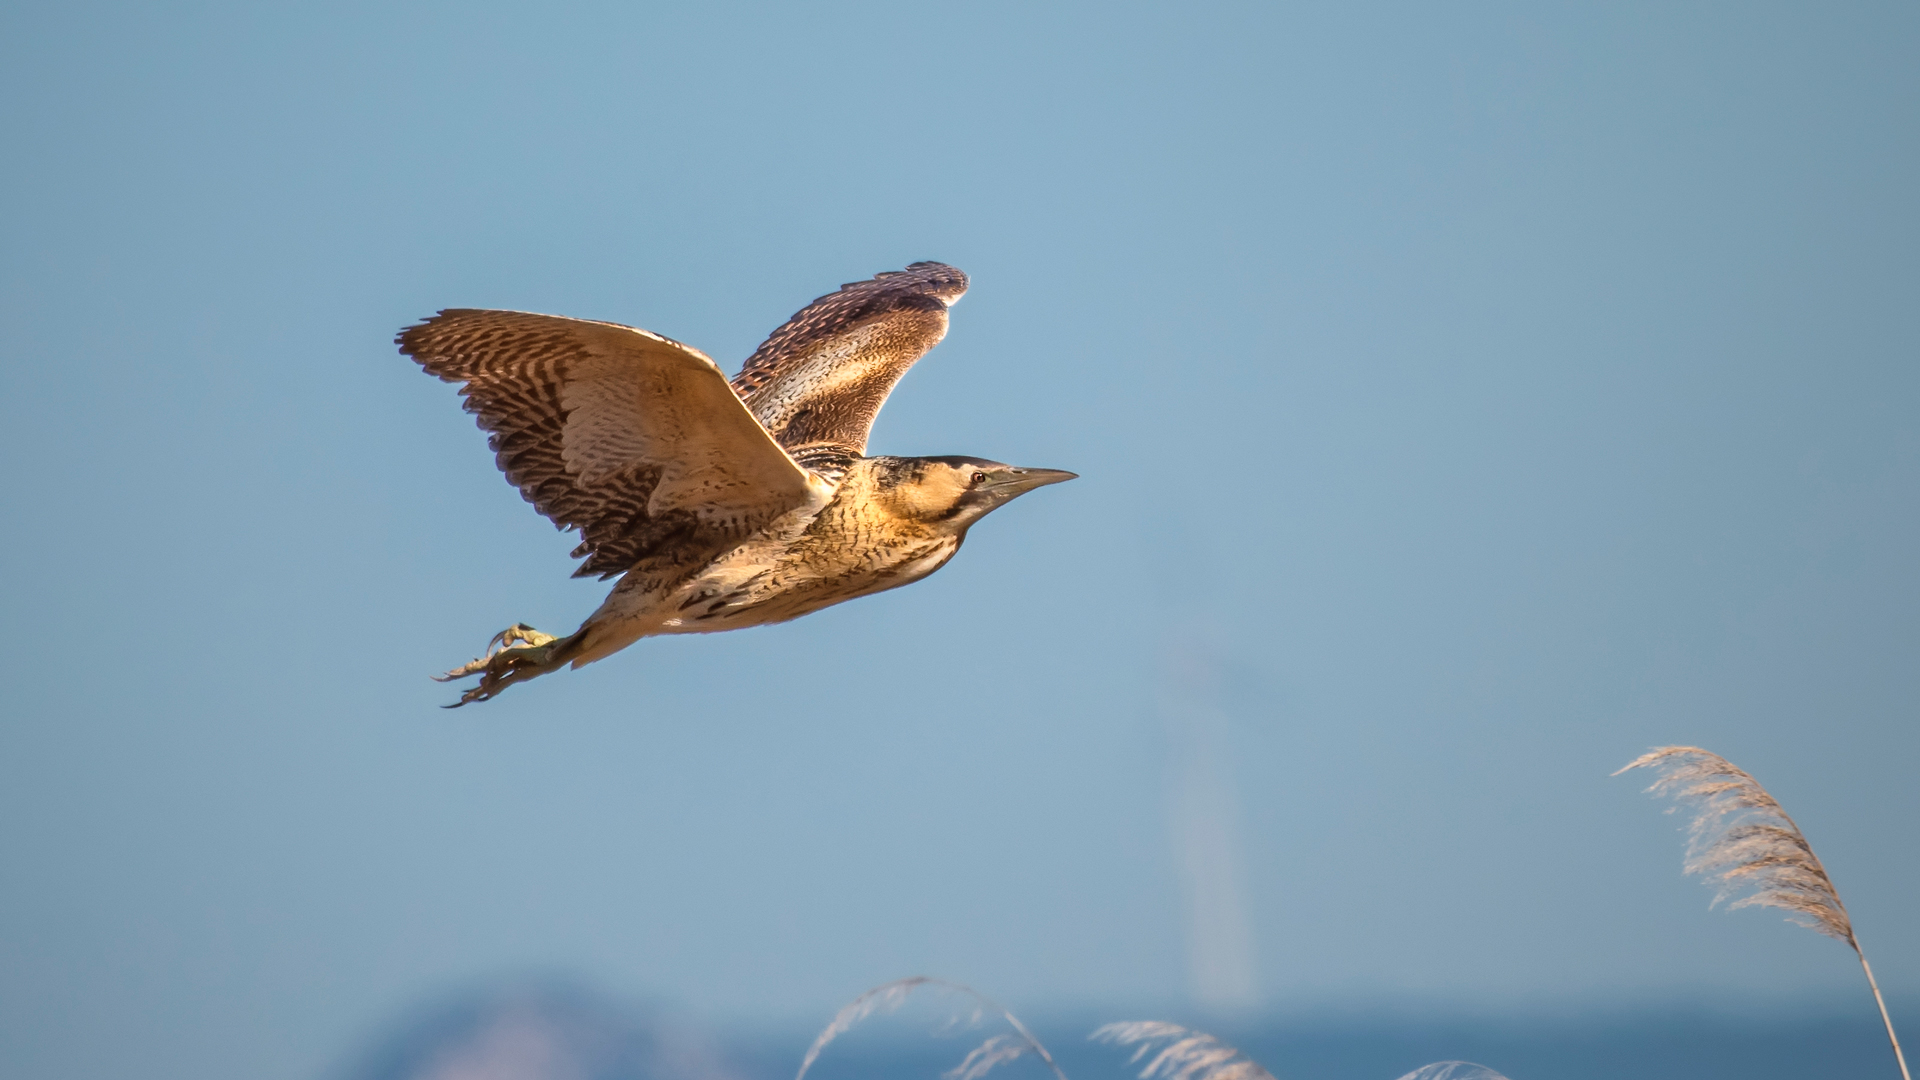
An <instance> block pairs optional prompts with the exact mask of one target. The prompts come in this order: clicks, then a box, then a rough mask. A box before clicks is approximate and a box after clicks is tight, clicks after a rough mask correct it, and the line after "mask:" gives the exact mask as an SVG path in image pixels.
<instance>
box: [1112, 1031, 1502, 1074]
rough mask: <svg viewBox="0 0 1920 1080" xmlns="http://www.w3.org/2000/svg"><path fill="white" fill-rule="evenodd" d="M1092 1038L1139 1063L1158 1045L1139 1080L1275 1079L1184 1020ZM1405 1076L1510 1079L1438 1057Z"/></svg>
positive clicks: (1257, 1064)
mask: <svg viewBox="0 0 1920 1080" xmlns="http://www.w3.org/2000/svg"><path fill="white" fill-rule="evenodd" d="M1087 1038H1089V1039H1092V1040H1094V1041H1095V1042H1104V1043H1114V1044H1116V1045H1119V1046H1132V1047H1136V1049H1135V1050H1134V1052H1133V1056H1132V1057H1131V1058H1128V1059H1127V1060H1128V1061H1129V1062H1131V1063H1135V1064H1138V1063H1139V1061H1140V1059H1141V1058H1145V1057H1146V1056H1147V1054H1149V1053H1152V1052H1153V1050H1154V1048H1155V1047H1156V1046H1157V1047H1159V1048H1160V1049H1159V1052H1157V1053H1154V1054H1153V1057H1151V1058H1148V1059H1147V1064H1146V1067H1145V1068H1142V1069H1141V1070H1140V1077H1139V1080H1273V1074H1272V1073H1270V1072H1268V1071H1267V1070H1266V1069H1264V1068H1262V1067H1261V1066H1260V1063H1259V1062H1256V1061H1254V1060H1253V1059H1252V1058H1249V1057H1248V1056H1246V1055H1245V1054H1243V1053H1241V1052H1240V1051H1239V1050H1237V1049H1235V1048H1234V1047H1231V1046H1228V1045H1227V1044H1226V1043H1223V1042H1221V1041H1220V1040H1219V1039H1216V1038H1214V1037H1213V1036H1211V1035H1209V1034H1207V1033H1206V1032H1204V1031H1193V1030H1190V1029H1188V1028H1183V1027H1181V1026H1180V1025H1179V1024H1166V1023H1161V1022H1160V1021H1157V1020H1132V1021H1128V1022H1125V1023H1120V1024H1107V1025H1104V1026H1102V1027H1100V1028H1097V1029H1095V1030H1094V1033H1093V1034H1091V1035H1089V1036H1087ZM1400 1080H1507V1078H1506V1077H1504V1076H1501V1075H1500V1074H1499V1073H1497V1072H1494V1071H1493V1070H1492V1069H1489V1068H1487V1067H1486V1066H1485V1065H1475V1064H1474V1063H1473V1062H1471V1061H1436V1062H1434V1063H1433V1064H1431V1065H1423V1066H1421V1067H1420V1068H1418V1069H1415V1070H1413V1071H1412V1072H1410V1073H1408V1074H1407V1075H1405V1076H1403V1077H1401V1078H1400Z"/></svg>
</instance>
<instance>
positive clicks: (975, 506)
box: [874, 457, 1079, 532]
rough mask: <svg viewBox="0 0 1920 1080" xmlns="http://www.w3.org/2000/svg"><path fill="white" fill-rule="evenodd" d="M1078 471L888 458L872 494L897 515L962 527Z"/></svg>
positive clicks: (974, 460) (963, 459) (946, 459)
mask: <svg viewBox="0 0 1920 1080" xmlns="http://www.w3.org/2000/svg"><path fill="white" fill-rule="evenodd" d="M1077 475H1079V474H1077V473H1070V472H1066V471H1065V470H1062V469H1022V468H1016V467H1015V466H1012V465H1003V464H1001V463H1000V462H998V461H985V460H982V459H980V458H970V457H922V458H892V459H890V460H889V461H888V464H887V467H886V468H885V469H884V470H881V471H880V472H879V475H878V476H877V477H876V480H877V483H876V484H875V491H874V495H875V498H876V500H877V501H879V502H880V503H881V504H882V505H883V506H885V507H886V509H887V510H888V511H889V512H891V513H893V514H895V515H896V516H898V517H902V518H906V519H909V520H912V521H918V522H922V523H924V524H929V525H934V526H936V527H939V528H942V529H945V530H949V531H953V532H965V531H966V529H967V527H968V526H969V525H972V524H973V523H974V522H976V521H979V520H980V519H981V518H983V517H985V516H987V515H988V514H990V513H992V512H993V511H994V510H996V509H998V508H1000V507H1002V506H1005V505H1006V504H1008V503H1010V502H1012V501H1013V500H1015V499H1017V498H1019V497H1020V496H1022V495H1025V494H1026V493H1027V492H1029V491H1032V490H1033V489H1034V488H1040V487H1046V486H1047V485H1048V484H1058V483H1060V482H1061V481H1063V480H1072V479H1073V478H1074V477H1075V476H1077Z"/></svg>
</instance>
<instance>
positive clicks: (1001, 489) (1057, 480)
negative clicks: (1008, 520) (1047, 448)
mask: <svg viewBox="0 0 1920 1080" xmlns="http://www.w3.org/2000/svg"><path fill="white" fill-rule="evenodd" d="M1079 475H1080V474H1079V473H1070V472H1068V471H1066V470H1065V469H1013V468H1008V469H1003V470H1000V471H999V472H997V473H994V474H993V475H992V477H991V478H989V479H988V481H987V483H986V485H985V486H986V488H987V490H988V491H990V492H992V493H993V497H994V498H996V499H998V500H1000V501H1001V502H1005V501H1007V500H1008V499H1015V498H1018V497H1020V496H1022V495H1025V494H1026V493H1027V492H1029V491H1032V490H1033V489H1034V488H1043V487H1046V486H1047V485H1048V484H1061V483H1065V482H1066V481H1068V480H1072V479H1074V478H1076V477H1078V476H1079Z"/></svg>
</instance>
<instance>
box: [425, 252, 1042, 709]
mask: <svg viewBox="0 0 1920 1080" xmlns="http://www.w3.org/2000/svg"><path fill="white" fill-rule="evenodd" d="M966 291H967V275H965V274H963V273H961V272H960V271H958V270H956V269H954V268H953V267H951V266H946V265H943V264H941V263H935V262H919V263H914V264H913V265H912V266H909V267H907V268H906V269H905V270H901V271H895V272H892V273H884V274H877V275H875V276H874V277H873V278H872V279H871V280H868V281H857V282H853V283H852V284H849V285H845V286H842V287H841V289H840V291H839V292H836V293H832V294H829V295H827V296H823V297H821V298H820V299H818V300H815V301H814V302H813V303H811V304H808V305H807V306H806V307H804V308H802V309H801V310H800V312H799V314H797V315H795V316H794V317H793V318H791V319H789V320H787V322H786V325H784V326H782V327H780V329H778V330H775V331H774V332H773V335H772V336H771V337H769V338H767V340H766V342H765V343H764V344H762V345H761V346H760V347H759V348H758V349H756V350H755V351H754V353H753V355H752V356H751V357H749V358H748V359H747V362H746V365H745V366H744V367H742V368H741V369H740V374H739V375H737V376H735V377H734V379H733V381H732V383H731V384H729V383H728V381H727V378H726V376H724V375H722V374H721V373H720V369H719V368H718V367H717V366H715V364H714V362H713V361H712V360H709V359H707V357H706V356H705V355H703V354H702V353H700V352H699V351H698V350H695V349H691V348H688V347H687V346H685V345H682V344H680V343H679V342H677V341H673V340H670V339H668V338H664V337H661V336H660V335H658V334H651V333H648V332H647V331H645V330H638V329H635V328H633V327H629V326H621V325H619V324H617V323H606V322H590V321H587V320H584V319H566V318H561V317H558V316H554V315H533V314H528V313H526V312H519V311H478V310H471V309H449V310H446V311H442V312H441V313H440V314H438V315H435V316H434V317H433V318H431V319H428V320H426V321H425V322H423V323H421V324H419V325H418V326H412V327H408V328H407V329H405V330H403V331H401V332H400V336H399V337H398V338H397V339H396V342H397V344H398V345H399V346H400V351H401V352H403V353H405V354H406V355H408V356H411V357H413V358H414V359H415V360H417V361H419V362H420V366H421V367H423V368H425V369H426V370H427V372H428V373H429V374H432V375H437V376H439V377H440V378H442V379H444V380H446V381H447V382H452V383H461V384H463V385H462V386H461V388H460V393H461V394H462V395H464V396H465V397H466V399H467V411H469V412H471V413H473V414H474V415H475V416H476V417H477V418H478V419H479V424H480V427H481V428H482V429H483V430H485V431H487V432H488V433H489V437H488V440H487V444H488V446H490V447H491V448H492V449H493V451H494V461H495V462H496V463H497V464H498V465H499V466H500V470H501V471H502V472H504V473H506V475H507V480H508V481H509V482H510V483H512V484H513V485H514V486H515V487H518V488H519V489H520V494H521V495H522V496H523V497H524V498H525V499H526V500H527V501H528V502H530V503H532V504H533V505H534V508H535V509H537V510H539V511H540V512H541V513H542V514H544V515H546V516H547V517H548V518H550V519H552V521H553V523H554V524H555V525H556V526H558V527H559V528H562V529H577V530H579V532H580V537H581V541H580V546H579V547H577V548H575V549H574V552H573V554H574V557H575V558H580V557H584V558H585V559H586V561H585V562H584V563H582V564H581V566H580V567H579V569H578V570H576V571H575V572H574V576H575V577H585V576H589V575H594V574H597V575H599V576H600V577H601V578H603V579H605V578H610V577H614V576H617V575H618V576H620V581H619V583H618V584H616V585H615V586H614V587H613V591H612V592H611V593H610V594H608V596H607V598H606V600H605V601H604V602H603V603H601V605H600V608H599V610H597V611H595V612H594V613H593V614H592V615H590V616H588V617H587V620H586V621H585V622H584V623H581V624H580V628H579V629H578V630H575V631H574V632H573V633H571V634H568V635H566V636H565V637H554V636H552V635H549V634H542V633H540V632H539V631H537V630H535V629H533V628H532V627H530V626H527V625H525V624H518V625H515V626H512V627H509V628H508V629H506V630H503V631H501V632H500V633H498V634H496V635H494V638H493V641H492V642H491V643H490V644H489V646H488V651H487V655H486V656H483V657H481V658H480V659H478V660H474V661H473V662H471V663H469V664H465V665H463V666H461V667H458V668H455V669H454V670H452V671H449V672H447V673H446V674H445V675H443V676H438V678H440V679H442V680H443V681H446V680H452V679H458V678H463V677H465V676H468V675H478V676H480V683H479V685H477V686H475V687H473V688H472V689H470V690H468V691H467V692H466V693H464V694H462V695H461V696H460V700H459V701H458V702H456V703H455V705H464V704H466V703H467V702H470V701H485V700H486V699H488V698H490V697H493V696H494V695H496V694H498V693H500V691H502V690H504V689H506V688H507V687H509V686H511V685H513V684H514V683H517V682H520V681H522V680H525V679H531V678H534V677H536V676H539V675H544V674H546V673H547V672H549V671H554V670H557V669H558V668H559V667H560V666H561V665H563V664H569V663H570V664H572V665H573V666H574V667H579V666H580V665H582V664H590V663H592V662H593V661H595V660H599V659H601V658H602V657H605V656H609V655H611V654H613V653H616V652H618V651H620V650H621V649H624V648H626V647H627V646H628V645H631V644H633V643H634V642H635V641H638V640H640V639H641V638H643V637H651V636H653V635H655V634H701V633H708V632H711V631H716V630H734V629H739V628H741V627H746V626H760V625H764V624H766V623H776V622H785V621H786V620H788V619H796V618H799V617H800V616H802V615H805V614H807V613H809V612H813V611H818V610H819V609H821V608H823V607H827V606H828V605H830V604H837V603H840V602H841V601H843V600H851V599H853V598H854V597H857V596H866V595H869V594H871V593H876V592H880V591H882V590H884V589H892V588H897V587H899V586H901V585H905V584H908V583H909V582H913V581H918V580H919V579H921V578H923V577H926V576H927V575H928V574H931V573H933V572H934V571H935V570H938V569H939V568H940V567H941V566H943V565H945V563H946V561H947V560H948V559H950V558H952V557H953V553H954V552H955V551H958V550H959V548H960V542H961V541H962V540H964V539H966V535H967V529H968V528H970V527H971V526H972V525H973V524H974V523H975V522H977V521H979V520H980V519H981V518H982V517H985V516H986V515H987V514H989V513H991V512H992V511H993V510H995V509H996V508H998V507H1001V506H1004V505H1006V504H1007V503H1008V502H1009V501H1011V500H1012V499H1014V498H1016V497H1018V496H1020V495H1022V494H1025V493H1026V492H1029V491H1032V490H1033V489H1034V488H1037V487H1042V486H1044V485H1047V484H1057V483H1059V482H1060V481H1062V480H1071V479H1073V476H1074V474H1073V473H1070V472H1061V471H1059V470H1056V469H1019V468H1014V467H1013V466H1010V465H1003V464H1001V463H999V462H997V461H985V460H982V459H979V458H969V457H919V458H903V457H867V456H866V450H867V432H868V430H869V429H870V428H871V427H872V425H873V418H874V416H875V415H876V414H878V413H879V411H880V406H881V404H882V403H884V402H885V401H886V399H887V395H888V393H890V392H891V391H892V390H893V386H894V384H895V383H897V382H899V380H900V377H901V376H902V375H903V374H905V373H906V370H907V368H909V367H911V366H912V365H913V362H914V361H916V360H918V359H920V357H922V356H924V355H926V353H927V350H929V349H931V348H933V347H934V346H935V345H936V344H938V343H939V341H940V339H941V338H942V337H944V336H945V335H946V332H947V309H948V308H949V307H951V306H952V305H953V303H954V301H956V300H958V299H960V296H961V294H963V293H965V292H966Z"/></svg>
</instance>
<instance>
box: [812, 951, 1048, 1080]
mask: <svg viewBox="0 0 1920 1080" xmlns="http://www.w3.org/2000/svg"><path fill="white" fill-rule="evenodd" d="M922 986H937V987H942V988H944V989H947V990H952V991H954V992H956V993H959V994H961V995H964V996H965V997H967V998H969V999H971V1005H970V1006H969V1008H968V1009H967V1010H966V1013H967V1015H964V1016H960V1015H956V1016H952V1017H949V1019H948V1021H947V1026H949V1027H958V1026H972V1025H974V1024H978V1023H979V1022H980V1021H981V1019H982V1018H983V1017H984V1016H985V1015H986V1014H987V1013H988V1012H993V1013H998V1014H999V1015H1000V1018H1001V1019H1003V1020H1005V1021H1006V1022H1007V1026H1009V1027H1011V1028H1013V1031H1012V1032H1010V1033H1002V1034H998V1035H992V1036H989V1037H988V1038H987V1040H986V1041H985V1042H982V1043H981V1044H980V1045H979V1046H976V1047H974V1048H973V1049H972V1050H970V1051H968V1053H967V1056H966V1058H965V1059H964V1060H962V1061H961V1062H960V1064H958V1065H956V1066H954V1067H953V1068H951V1069H948V1070H947V1071H946V1072H944V1073H941V1074H940V1076H941V1080H980V1078H981V1077H983V1076H985V1075H986V1074H987V1073H989V1072H991V1071H992V1070H993V1069H995V1068H997V1067H998V1066H1000V1065H1004V1064H1006V1063H1007V1062H1009V1061H1013V1060H1015V1059H1017V1058H1022V1057H1026V1056H1027V1055H1029V1054H1031V1055H1032V1056H1034V1057H1037V1058H1039V1059H1040V1060H1041V1061H1042V1062H1044V1063H1046V1066H1047V1068H1049V1069H1051V1070H1053V1075H1054V1077H1055V1080H1067V1075H1066V1074H1065V1073H1063V1072H1061V1071H1060V1066H1059V1065H1056V1064H1055V1063H1054V1060H1053V1055H1052V1054H1050V1053H1048V1052H1047V1048H1046V1047H1045V1046H1043V1045H1041V1043H1040V1040H1039V1039H1036V1038H1034V1037H1033V1033H1032V1032H1030V1031H1028V1030H1027V1026H1026V1025H1025V1024H1022V1023H1021V1022H1020V1018H1019V1017H1017V1016H1015V1015H1013V1014H1012V1013H1011V1012H1008V1011H1007V1010H1006V1009H1005V1008H1002V1007H1001V1006H1000V1005H999V1004H997V1003H996V1002H994V1001H993V999H991V998H989V997H987V996H986V995H985V994H982V993H980V992H979V991H978V990H975V989H973V988H972V987H970V986H964V985H962V984H960V983H956V982H948V981H947V980H945V979H934V978H929V977H928V976H925V975H915V976H912V977H910V978H905V979H895V980H894V981H893V982H890V983H882V984H881V985H879V986H876V987H874V988H873V989H871V990H869V991H867V992H866V993H864V994H861V995H860V996H859V997H857V998H854V999H853V1000H852V1001H850V1002H848V1003H847V1004H846V1005H844V1006H842V1007H841V1009H840V1011H839V1012H837V1013H835V1014H834V1017H833V1020H832V1021H831V1022H829V1023H828V1024H827V1026H826V1027H824V1028H822V1029H820V1034H819V1035H818V1036H816V1037H815V1038H814V1040H813V1045H812V1046H810V1047H808V1048H807V1056H806V1057H805V1058H804V1059H802V1060H801V1062H800V1071H799V1072H798V1073H796V1074H794V1078H793V1080H806V1076H807V1070H808V1069H811V1068H813V1063H814V1062H815V1061H818V1060H819V1058H820V1053H821V1051H823V1050H825V1049H826V1048H827V1044H829V1043H831V1042H833V1040H835V1039H837V1038H839V1037H840V1036H842V1035H845V1034H846V1033H847V1032H848V1031H849V1030H851V1029H852V1028H853V1027H854V1026H855V1025H856V1024H858V1023H860V1022H861V1021H862V1020H865V1019H866V1018H868V1017H870V1016H872V1015H873V1014H874V1013H877V1012H892V1011H894V1010H895V1009H898V1008H899V1007H900V1006H901V1005H902V1004H904V1003H905V1002H906V1000H907V996H908V995H910V994H912V993H913V992H914V991H915V990H917V989H919V988H920V987H922Z"/></svg>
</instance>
